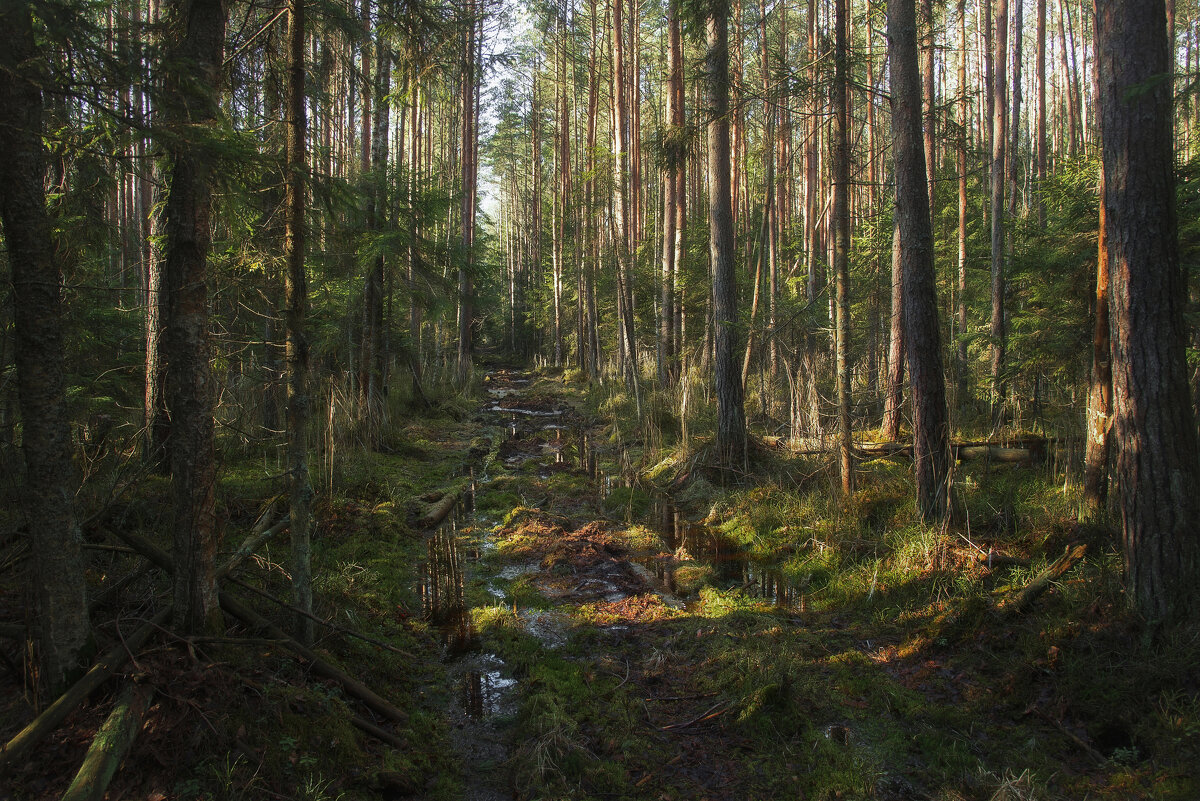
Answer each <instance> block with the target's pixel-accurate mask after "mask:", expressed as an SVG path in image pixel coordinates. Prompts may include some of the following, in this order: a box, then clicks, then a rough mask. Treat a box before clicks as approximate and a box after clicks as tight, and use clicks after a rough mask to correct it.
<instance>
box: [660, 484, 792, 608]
mask: <svg viewBox="0 0 1200 801" xmlns="http://www.w3.org/2000/svg"><path fill="white" fill-rule="evenodd" d="M648 525H650V526H651V527H653V528H654V529H655V530H656V531H657V532H658V533H659V535H660V536H661V537H662V539H663V541H664V542H665V543H666V546H667V547H666V548H665V549H664V550H665V553H663V554H659V555H658V556H656V557H653V558H651V559H647V560H643V562H642V567H644V568H646V569H647V570H648V571H649V572H652V573H653V574H654V576H655V578H656V579H657V580H658V581H659V582H660V583H661V584H662V586H663V587H665V588H666V590H667V591H668V592H670V593H678V592H680V589H681V588H680V582H679V581H678V576H677V573H678V572H679V571H680V569H681V568H683V567H684V566H686V565H688V563H692V564H693V565H700V566H703V567H706V568H708V569H710V570H711V571H712V577H711V580H712V582H713V583H714V584H716V585H717V586H719V587H722V588H723V589H740V590H742V592H743V593H744V594H746V595H749V596H750V597H756V598H761V599H763V600H765V601H770V602H771V603H774V604H775V605H776V606H779V607H787V608H791V607H796V606H798V605H799V604H800V601H801V596H802V592H801V587H799V586H798V585H797V583H796V582H794V581H793V580H791V579H790V578H788V577H787V576H785V575H784V574H783V571H782V570H781V569H780V565H778V564H775V563H771V562H768V561H764V560H759V559H754V558H752V557H751V556H750V554H748V553H746V550H745V549H744V548H742V547H741V546H740V545H738V544H737V543H736V542H733V541H732V540H730V539H729V538H728V537H726V536H725V535H724V534H722V533H721V532H720V531H718V530H717V529H715V528H711V527H709V526H706V525H704V524H702V523H695V522H692V521H690V520H688V519H687V518H686V517H685V516H684V515H682V514H681V513H680V512H679V510H678V509H676V507H675V504H674V502H672V501H671V500H670V499H669V498H664V497H660V498H657V499H656V500H655V503H654V508H653V511H652V518H651V520H650V521H649V523H648Z"/></svg>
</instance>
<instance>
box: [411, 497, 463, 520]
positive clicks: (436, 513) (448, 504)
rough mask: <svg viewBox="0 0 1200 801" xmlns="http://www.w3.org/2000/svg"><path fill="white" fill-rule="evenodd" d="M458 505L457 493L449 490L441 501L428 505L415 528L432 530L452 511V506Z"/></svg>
mask: <svg viewBox="0 0 1200 801" xmlns="http://www.w3.org/2000/svg"><path fill="white" fill-rule="evenodd" d="M456 503H458V492H457V491H456V490H451V491H450V492H447V493H446V494H445V495H443V496H442V498H441V500H439V501H437V502H436V503H433V504H430V506H429V508H428V509H426V510H425V514H423V515H421V518H420V519H419V520H417V526H418V527H420V528H433V527H434V526H436V525H437V524H438V523H441V522H442V521H443V520H445V519H446V518H447V517H448V516H449V514H450V513H451V512H452V511H454V504H456Z"/></svg>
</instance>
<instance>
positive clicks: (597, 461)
mask: <svg viewBox="0 0 1200 801" xmlns="http://www.w3.org/2000/svg"><path fill="white" fill-rule="evenodd" d="M619 405H620V404H619V403H617V402H613V401H612V400H611V399H610V401H609V402H608V403H601V402H599V401H598V400H597V399H596V398H595V397H590V398H589V397H588V396H587V395H586V393H585V391H584V390H583V389H582V388H581V387H579V386H577V385H573V384H570V383H566V382H564V381H563V380H562V378H561V377H560V376H556V375H549V374H539V373H535V372H528V371H520V370H515V369H504V368H498V367H497V368H492V369H490V370H489V371H488V372H487V373H486V374H485V375H484V377H483V381H482V389H481V399H479V400H478V401H476V402H474V403H473V404H472V405H466V404H464V405H462V406H461V407H460V408H459V409H458V411H457V413H455V414H452V415H433V416H427V417H413V418H411V419H409V420H407V421H406V422H405V423H404V424H403V425H401V426H399V428H398V430H397V431H396V432H395V435H394V436H391V437H388V438H387V440H386V441H385V443H384V447H382V448H380V449H377V450H376V451H375V452H371V453H368V454H366V455H365V456H364V455H356V456H348V457H345V461H344V462H342V463H341V464H340V465H339V464H337V463H336V462H332V461H331V462H330V465H331V470H330V473H329V476H330V481H329V484H330V485H331V486H327V488H326V491H325V492H324V493H323V494H322V502H321V506H320V510H319V519H320V526H319V531H318V535H317V538H316V543H315V550H314V562H315V569H314V574H315V575H316V576H318V577H319V578H318V582H317V587H316V589H317V595H318V604H317V605H318V612H319V614H320V615H321V616H322V617H323V618H324V619H327V620H331V621H332V622H334V623H335V624H336V625H338V626H340V627H341V629H342V630H334V629H330V628H323V627H320V626H319V627H318V631H319V633H320V634H321V639H320V641H319V642H318V650H319V651H321V652H323V653H327V654H332V655H333V656H334V658H335V660H336V661H337V662H338V663H339V664H340V665H341V666H342V667H343V668H345V669H346V670H347V671H348V672H350V673H352V674H353V675H355V676H356V677H357V678H359V679H360V680H361V681H363V682H364V683H366V684H367V685H369V686H370V687H372V688H373V689H374V690H375V691H376V692H378V693H380V694H381V695H383V696H384V697H385V698H387V699H389V700H391V701H392V702H394V703H395V704H396V705H398V706H399V707H401V709H402V710H403V713H404V716H403V717H404V719H403V720H402V721H397V720H387V719H383V718H380V717H372V715H371V713H370V712H369V711H368V710H365V709H364V708H362V707H361V706H360V705H359V704H358V702H356V701H354V700H353V699H351V698H349V697H347V695H346V694H345V693H344V692H343V690H342V688H341V687H339V686H338V685H337V684H336V683H334V682H330V681H327V680H322V679H320V678H319V677H318V676H316V675H314V674H313V673H312V672H311V671H310V668H311V666H310V665H308V664H307V663H306V662H305V661H304V660H297V659H295V658H293V657H291V656H290V655H289V654H288V652H287V651H286V649H285V648H284V647H283V643H282V642H281V641H279V640H278V639H272V638H270V637H264V636H261V634H255V633H254V632H241V633H242V635H243V636H239V637H233V636H231V637H229V638H225V639H222V638H218V639H215V640H211V641H201V640H193V641H187V642H182V643H181V642H179V641H170V640H168V641H166V642H165V643H163V644H161V645H160V646H159V647H158V648H155V649H151V650H149V651H148V652H147V653H145V654H142V655H140V656H139V658H138V660H137V661H136V663H135V665H136V666H135V669H134V670H133V671H132V676H133V678H135V679H137V680H140V681H144V682H148V683H150V684H152V685H153V686H154V687H155V688H156V689H157V690H158V701H157V704H156V705H155V706H154V707H153V708H152V710H151V714H150V717H149V721H148V723H147V726H146V728H145V730H144V732H143V735H142V737H141V738H140V739H139V741H138V743H137V744H135V746H134V750H133V752H132V753H131V755H130V757H129V758H128V759H127V760H126V763H125V767H124V768H123V769H122V772H121V774H120V775H119V776H118V778H117V780H116V782H115V783H114V785H113V790H112V792H111V793H110V796H109V797H110V798H153V799H168V798H180V799H185V798H186V799H191V798H206V799H235V798H237V799H241V798H245V799H255V798H303V799H309V800H310V801H320V800H322V799H339V798H341V799H354V798H436V799H448V798H467V799H471V800H472V801H474V800H481V801H490V799H510V798H515V799H533V798H544V799H550V798H556V799H557V798H572V799H584V798H597V799H599V798H638V799H726V798H728V799H734V798H736V799H768V798H801V799H822V800H824V799H842V798H845V799H851V798H862V799H946V800H947V801H951V800H953V799H985V800H987V801H994V800H995V799H1035V798H1036V799H1056V798H1064V799H1075V798H1079V799H1083V798H1091V799H1126V798H1155V799H1181V800H1182V799H1195V798H1197V797H1200V778H1198V773H1200V771H1198V770H1197V767H1196V766H1197V764H1200V681H1198V680H1200V667H1198V665H1200V659H1197V657H1198V656H1200V647H1198V646H1197V642H1196V639H1197V638H1196V633H1195V632H1190V633H1187V634H1186V635H1185V634H1182V633H1179V632H1176V633H1173V634H1170V635H1165V636H1164V635H1162V634H1158V635H1155V634H1153V633H1151V632H1147V631H1145V630H1144V629H1143V627H1141V626H1140V625H1139V624H1138V623H1137V621H1136V620H1134V619H1132V618H1131V617H1130V616H1129V615H1128V614H1127V613H1126V612H1124V611H1122V610H1123V609H1124V604H1123V601H1122V598H1121V595H1120V586H1119V581H1118V580H1117V578H1118V577H1119V570H1120V560H1119V555H1118V554H1117V552H1116V550H1115V547H1114V546H1113V544H1112V541H1111V539H1112V538H1111V534H1110V533H1109V532H1106V531H1104V530H1103V529H1096V528H1088V527H1083V526H1080V525H1078V524H1076V523H1075V521H1074V519H1073V517H1072V516H1071V514H1070V513H1069V507H1070V506H1071V501H1070V499H1069V498H1065V497H1064V496H1069V492H1064V490H1063V488H1062V487H1061V486H1058V485H1057V483H1056V479H1055V477H1054V476H1053V475H1050V474H1049V472H1048V471H1047V470H1045V469H1041V468H1030V467H1026V466H1020V465H999V466H997V465H991V466H987V465H984V466H976V467H969V466H966V465H964V466H963V468H962V469H961V471H960V473H959V475H958V476H957V477H956V480H957V486H958V487H959V492H960V497H961V499H962V504H963V506H964V511H965V513H966V515H967V518H968V520H969V519H971V518H972V517H973V519H974V523H973V525H972V524H970V523H968V524H965V525H964V526H963V527H961V528H959V527H955V528H948V529H946V530H943V531H930V530H928V529H926V528H925V527H923V526H921V525H920V524H919V523H918V522H917V521H916V520H915V512H914V511H913V509H912V502H911V499H910V498H909V497H908V496H909V494H910V490H909V486H910V485H909V484H908V481H907V471H908V468H907V467H906V466H905V465H904V463H903V460H886V459H881V460H876V461H873V462H867V463H863V464H861V465H860V482H861V483H860V486H861V489H860V491H859V493H858V495H857V496H856V498H855V500H854V501H853V502H851V503H850V504H842V503H840V502H837V501H835V500H833V499H832V498H833V495H832V492H833V490H832V486H831V482H830V480H829V475H830V473H829V464H827V463H826V460H824V459H822V458H821V457H807V458H798V457H792V456H789V455H788V454H786V453H785V452H782V451H780V450H778V449H772V448H767V447H762V448H760V449H759V453H758V457H757V458H756V466H755V468H754V469H753V470H752V471H751V474H750V475H749V476H742V477H740V482H741V483H740V485H739V486H729V487H722V486H720V474H719V473H717V472H715V471H712V470H709V469H706V468H705V467H704V462H705V452H704V447H703V445H704V443H703V442H702V441H701V442H699V443H698V444H696V445H694V446H693V447H692V448H691V449H687V450H683V449H677V450H676V451H673V452H669V453H666V454H665V456H664V454H663V453H660V452H657V451H652V449H650V448H649V447H647V446H646V437H645V436H644V433H643V434H639V429H636V427H631V426H629V425H628V423H627V422H626V423H622V421H621V420H620V419H619V414H618V412H617V407H618V406H619ZM642 431H643V432H644V430H642ZM651 455H653V457H654V460H658V459H659V457H662V458H661V460H659V461H658V464H650V462H651V461H652V459H651ZM268 473H270V471H268V470H264V469H263V466H262V465H261V464H258V465H252V464H244V465H231V466H229V467H228V468H227V470H226V474H227V479H226V480H225V482H224V483H223V486H222V498H223V499H224V500H223V503H224V506H225V509H226V513H227V515H228V517H229V519H230V521H232V522H234V523H238V524H240V525H243V526H245V527H249V526H250V524H252V523H253V521H254V520H255V518H257V517H258V516H259V515H260V514H261V512H262V509H263V508H264V507H265V506H266V501H267V499H269V498H270V496H271V495H272V493H273V491H275V490H277V489H278V487H277V486H276V485H275V484H272V481H275V479H270V478H268V477H265V476H266V475H267V474H268ZM158 489H159V490H161V489H162V487H161V486H160V487H159V488H158ZM251 499H262V500H261V501H258V500H251ZM162 504H165V496H164V495H162V494H161V492H160V493H156V492H155V491H154V487H147V488H144V490H143V492H142V493H141V494H140V495H139V497H138V498H136V499H130V500H129V501H128V502H123V503H121V504H117V505H115V506H114V508H113V509H112V510H110V511H109V513H108V514H107V518H106V522H104V526H107V527H110V528H111V527H112V526H116V525H127V526H128V525H135V524H136V525H138V526H141V527H142V528H154V527H155V521H158V520H160V519H161V515H162V514H163V508H162ZM443 515H444V519H442V520H438V521H437V522H436V523H435V522H434V521H435V520H437V518H439V517H442V516H443ZM102 527H103V526H102ZM99 537H100V534H98V533H94V534H93V537H92V538H93V539H97V538H99ZM1068 544H1075V545H1078V544H1086V545H1087V546H1088V551H1087V556H1086V557H1085V558H1084V560H1083V561H1082V562H1080V563H1079V564H1077V565H1075V566H1074V567H1072V569H1071V570H1070V571H1069V572H1067V573H1065V574H1064V575H1063V576H1061V577H1060V578H1058V579H1056V581H1055V582H1054V583H1053V584H1052V585H1050V588H1049V590H1048V591H1047V592H1046V593H1045V594H1044V595H1043V596H1041V597H1040V598H1039V599H1038V600H1037V601H1036V602H1034V603H1033V604H1032V605H1031V606H1030V608H1029V609H1028V610H1024V611H1020V612H1012V611H1009V610H1008V608H1007V607H1006V604H1007V603H1010V602H1011V599H1012V598H1013V597H1014V596H1015V595H1016V594H1017V593H1019V592H1020V590H1021V589H1022V588H1023V587H1025V586H1026V585H1027V584H1028V583H1029V582H1030V581H1031V579H1032V578H1033V577H1034V576H1035V575H1036V574H1038V573H1039V572H1040V571H1041V570H1042V569H1044V568H1045V567H1046V566H1047V565H1048V564H1050V563H1051V562H1053V561H1054V560H1055V559H1056V558H1057V557H1058V556H1059V555H1060V554H1061V553H1062V552H1063V550H1064V547H1065V546H1067V545H1068ZM272 547H273V548H274V553H272V550H271V547H269V548H268V549H267V550H266V551H264V552H262V553H260V554H259V556H258V557H257V558H256V560H255V562H254V564H253V565H252V567H251V569H250V570H249V571H248V572H246V573H244V574H243V575H242V576H241V580H242V582H243V583H242V585H240V586H241V588H242V589H241V590H239V591H241V592H244V593H249V594H248V595H246V596H245V597H246V598H253V599H255V604H256V606H257V607H258V608H259V609H260V611H261V612H263V613H267V612H268V611H270V609H271V608H272V604H268V603H262V601H263V600H265V599H264V598H263V596H262V593H267V594H269V595H273V596H275V597H276V598H285V597H286V595H287V576H286V570H285V569H284V568H283V567H282V565H283V564H286V555H285V554H286V543H278V544H276V545H275V546H272ZM987 554H990V555H991V557H990V558H988V557H987ZM129 558H130V557H129V556H128V555H126V554H121V553H117V552H114V553H113V554H112V556H111V559H112V563H111V565H109V569H110V570H112V571H114V572H117V571H119V570H125V569H128V568H129V565H128V564H127V563H126V562H122V561H119V560H122V559H125V560H128V559H129ZM154 581H155V579H154V578H153V577H147V578H146V579H145V580H144V582H143V583H142V584H140V585H139V584H137V583H135V584H134V585H133V589H131V590H130V591H129V593H128V594H127V597H126V599H125V602H124V604H123V606H121V609H123V610H124V612H123V613H122V614H123V615H124V619H123V618H122V617H121V616H117V617H116V618H114V620H113V621H112V622H111V623H109V624H106V626H105V627H102V628H103V629H104V630H105V631H107V632H108V633H109V634H110V635H111V636H112V637H113V638H114V639H116V637H117V636H119V632H120V631H121V626H122V625H124V626H125V627H126V630H127V628H128V626H129V625H131V622H130V621H131V620H132V619H134V618H136V617H138V615H139V613H138V612H137V611H136V610H137V609H139V608H144V607H145V606H146V605H147V604H149V600H148V599H149V598H150V597H151V596H152V595H153V593H154V592H155V586H158V587H159V591H160V592H161V584H160V585H155V584H154V583H153V582H154ZM159 581H160V582H161V579H159ZM250 588H252V589H250ZM138 604H142V606H141V607H139V606H138ZM131 610H134V611H131ZM140 614H141V616H143V617H144V616H145V612H141V613H140ZM273 616H274V617H275V619H277V620H278V619H281V615H280V614H279V613H278V611H276V612H275V613H274V614H273ZM123 620H124V622H123ZM348 630H349V631H356V632H359V633H365V634H367V635H368V636H370V637H371V638H372V639H373V640H375V642H374V643H372V642H365V641H363V640H361V639H356V638H355V637H352V636H349V635H348V634H347V633H346V631H348ZM230 633H231V635H234V634H238V633H239V630H238V629H237V628H236V627H233V628H232V630H231V632H230ZM381 643H382V644H383V646H384V647H380V644H381ZM181 645H183V646H185V647H180V646H181ZM5 689H7V688H5ZM17 695H19V693H15V694H13V696H9V697H10V698H13V700H12V701H11V703H9V705H8V708H7V710H6V711H5V712H3V713H0V722H4V726H3V729H4V731H3V732H0V733H3V734H6V735H7V734H10V733H11V731H13V730H15V728H16V723H17V722H18V721H19V720H20V718H21V716H22V713H21V710H20V709H19V708H18V707H20V702H18V701H17V700H15V696H17ZM107 708H108V706H107V704H106V703H105V701H104V699H101V698H98V699H97V700H96V702H95V703H94V705H91V706H85V707H84V708H82V709H81V710H80V711H79V712H78V713H76V714H75V715H74V716H73V717H72V718H70V719H69V720H68V724H67V725H66V726H64V727H63V728H62V729H61V730H60V731H59V732H57V733H56V734H55V735H54V737H53V738H51V739H50V740H49V741H48V742H47V743H46V745H45V746H44V747H43V748H42V749H41V751H40V752H39V753H38V755H37V757H36V758H34V759H32V760H31V761H30V763H29V764H28V765H26V766H24V768H23V770H22V771H21V772H18V774H17V776H16V779H17V783H16V785H15V788H16V789H15V790H12V791H10V793H11V797H12V798H20V799H25V798H30V799H32V798H39V799H40V798H52V797H53V798H58V797H60V796H61V793H62V789H63V787H64V786H65V784H66V782H67V781H69V780H70V774H71V773H73V768H72V769H71V770H69V771H68V770H64V769H63V767H62V766H70V765H77V764H78V763H79V762H80V761H81V759H82V753H83V750H84V749H86V747H87V743H88V741H89V740H90V738H91V735H92V734H93V733H94V731H95V729H96V727H97V726H98V725H99V723H100V721H101V720H102V719H103V717H104V715H105V714H107ZM355 718H357V719H358V720H359V721H363V719H364V718H366V719H367V721H366V722H367V723H369V724H370V725H374V726H376V727H377V730H378V729H382V736H380V735H379V734H378V733H377V734H375V735H366V734H364V733H363V731H362V730H361V727H359V728H356V727H355V725H353V724H352V720H353V719H355ZM384 740H386V742H384ZM6 797H9V796H8V795H6V793H5V791H4V790H0V798H6Z"/></svg>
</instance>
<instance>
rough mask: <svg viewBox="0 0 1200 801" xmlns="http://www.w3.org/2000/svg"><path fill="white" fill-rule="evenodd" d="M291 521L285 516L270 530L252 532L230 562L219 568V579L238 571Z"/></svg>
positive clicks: (230, 558)
mask: <svg viewBox="0 0 1200 801" xmlns="http://www.w3.org/2000/svg"><path fill="white" fill-rule="evenodd" d="M290 520H291V518H290V517H288V516H287V515H284V517H283V519H282V520H280V521H279V522H278V523H276V524H275V525H273V526H271V527H270V528H265V529H263V530H261V531H259V530H255V531H252V532H251V533H250V536H248V537H246V539H245V540H243V541H242V544H241V545H239V546H238V548H237V550H236V551H234V552H233V555H232V556H230V557H229V560H228V561H227V562H226V563H225V564H224V565H222V566H221V567H218V568H217V573H216V576H217V578H218V579H220V578H224V577H225V576H228V575H229V574H230V573H232V572H233V571H234V570H236V569H237V566H238V565H240V564H241V563H242V562H244V561H246V559H248V558H249V557H250V555H251V554H252V553H254V552H255V551H257V550H258V549H259V547H261V546H262V544H263V543H264V542H266V541H267V540H269V539H271V538H272V537H274V536H275V535H276V534H278V533H279V532H281V531H283V530H284V529H285V528H287V526H288V522H289V521H290ZM256 529H257V527H256Z"/></svg>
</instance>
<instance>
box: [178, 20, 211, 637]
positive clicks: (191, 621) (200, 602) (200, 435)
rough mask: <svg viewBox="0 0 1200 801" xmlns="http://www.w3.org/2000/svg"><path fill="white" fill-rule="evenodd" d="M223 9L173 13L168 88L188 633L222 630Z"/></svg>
mask: <svg viewBox="0 0 1200 801" xmlns="http://www.w3.org/2000/svg"><path fill="white" fill-rule="evenodd" d="M225 11H226V9H225V4H224V2H223V1H222V0H175V2H172V3H169V4H168V24H169V25H170V32H169V34H168V36H169V39H168V55H167V58H166V62H165V65H166V66H165V71H166V74H165V76H164V81H163V90H164V98H165V105H164V109H163V111H164V116H165V118H166V122H167V126H168V128H169V129H170V134H171V138H170V143H169V153H170V158H171V170H170V187H169V189H168V192H167V204H166V212H165V213H166V220H165V226H166V234H167V247H166V254H165V257H166V261H165V265H164V272H165V278H166V282H165V283H166V291H167V309H166V311H167V319H166V321H165V328H166V337H165V345H166V352H167V408H168V410H169V411H170V415H171V441H170V446H169V450H170V453H171V487H172V496H173V505H174V511H175V520H174V524H173V543H174V560H175V566H176V569H175V575H174V579H175V593H174V600H175V604H174V616H175V621H174V622H175V627H176V629H177V630H179V631H181V632H189V633H191V632H199V631H202V630H215V629H217V628H219V627H220V625H221V624H220V606H219V605H218V602H217V587H216V581H215V579H214V576H213V560H214V558H215V556H216V550H217V540H218V531H217V520H216V496H215V489H216V454H215V448H214V442H213V400H214V387H213V378H212V370H211V367H210V358H211V354H210V347H209V339H208V338H209V332H208V306H209V302H208V253H209V249H210V246H211V232H210V227H211V214H212V177H213V176H212V173H213V161H214V157H213V154H212V153H211V151H210V150H209V148H207V147H206V146H205V145H204V144H203V142H202V141H201V140H200V137H199V136H195V135H196V134H211V130H210V129H211V128H212V126H213V123H214V122H215V120H216V118H217V102H216V95H217V87H218V85H219V83H220V77H221V60H222V53H223V49H224V41H225Z"/></svg>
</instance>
